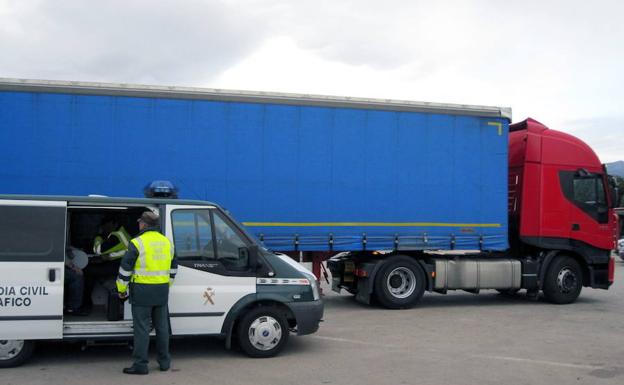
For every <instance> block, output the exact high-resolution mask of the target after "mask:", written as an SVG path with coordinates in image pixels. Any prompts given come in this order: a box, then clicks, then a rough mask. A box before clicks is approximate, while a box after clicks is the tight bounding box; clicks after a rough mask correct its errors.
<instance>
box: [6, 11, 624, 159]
mask: <svg viewBox="0 0 624 385" xmlns="http://www.w3.org/2000/svg"><path fill="white" fill-rule="evenodd" d="M623 13H624V3H622V2H621V1H617V0H596V1H592V2H587V1H581V0H553V1H548V2H544V1H538V0H523V1H486V0H473V1H469V2H468V1H459V0H445V1H399V0H386V1H383V2H382V1H378V0H375V1H371V0H342V1H335V0H297V1H281V0H221V1H217V0H214V1H200V0H178V1H171V0H169V1H158V2H154V1H147V0H137V1H120V0H111V1H106V2H92V1H90V2H86V1H81V0H56V1H39V2H37V1H34V2H31V1H17V0H0V52H2V60H0V76H7V77H27V78H44V79H69V80H95V81H115V82H130V83H155V84H174V85H190V86H208V87H221V88H234V89H237V88H238V89H252V90H265V91H286V92H298V93H317V94H333V95H348V96H365V97H375V98H392V99H409V100H420V101H433V102H450V103H461V104H483V105H498V106H510V107H512V108H513V111H514V120H515V121H518V120H522V119H524V118H526V117H528V116H531V117H533V118H536V119H538V120H540V121H541V122H543V123H544V124H546V125H548V126H549V127H551V128H554V129H559V130H563V131H567V132H570V133H572V134H577V135H579V136H581V139H584V140H586V141H588V143H590V145H592V146H594V147H595V148H596V151H597V152H598V154H599V155H600V156H601V157H602V158H604V159H606V160H615V159H618V158H619V159H622V158H624V154H623V155H622V156H618V155H617V153H618V152H620V153H621V152H624V140H622V139H620V137H621V133H622V130H623V128H622V126H621V124H620V123H621V122H622V121H624V112H623V111H622V108H621V104H622V103H621V101H622V100H624V95H623V93H624V91H623V90H624V74H623V73H622V70H621V63H623V62H624V48H622V47H623V46H622V42H623V41H624V24H622V23H621V20H620V19H621V17H620V15H621V14H623ZM581 122H582V123H581ZM588 127H592V128H588ZM606 137H608V138H610V139H609V140H604V138H606ZM619 149H620V150H619Z"/></svg>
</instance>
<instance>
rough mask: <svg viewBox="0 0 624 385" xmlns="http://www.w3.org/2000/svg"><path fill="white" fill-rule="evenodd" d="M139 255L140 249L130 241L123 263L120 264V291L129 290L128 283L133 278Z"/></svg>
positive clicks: (118, 281)
mask: <svg viewBox="0 0 624 385" xmlns="http://www.w3.org/2000/svg"><path fill="white" fill-rule="evenodd" d="M138 257H139V252H138V250H137V249H136V247H134V244H133V243H132V242H130V244H129V245H128V251H126V254H124V256H123V257H122V258H121V264H120V265H119V274H118V275H117V291H118V292H120V293H125V292H126V291H128V283H129V282H130V278H132V273H133V271H134V265H135V263H136V260H137V258H138Z"/></svg>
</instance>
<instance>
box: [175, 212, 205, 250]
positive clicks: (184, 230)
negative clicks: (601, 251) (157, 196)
mask: <svg viewBox="0 0 624 385" xmlns="http://www.w3.org/2000/svg"><path fill="white" fill-rule="evenodd" d="M171 225H172V227H173V242H174V245H175V247H174V250H175V253H176V257H177V258H178V259H180V260H205V259H214V258H215V253H214V246H215V245H214V242H213V240H212V224H211V220H210V210H208V209H199V210H175V211H173V212H172V213H171Z"/></svg>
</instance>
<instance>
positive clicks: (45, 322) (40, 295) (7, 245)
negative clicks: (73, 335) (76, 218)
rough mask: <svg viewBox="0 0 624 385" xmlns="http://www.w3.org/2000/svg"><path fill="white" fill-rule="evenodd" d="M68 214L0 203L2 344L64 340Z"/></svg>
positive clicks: (62, 206)
mask: <svg viewBox="0 0 624 385" xmlns="http://www.w3.org/2000/svg"><path fill="white" fill-rule="evenodd" d="M66 211H67V203H66V202H58V201H27V200H0V340H5V339H8V340H16V339H17V340H21V339H29V340H33V339H51V338H61V337H62V332H63V273H64V270H63V269H64V259H65V221H66Z"/></svg>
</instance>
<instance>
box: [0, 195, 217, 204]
mask: <svg viewBox="0 0 624 385" xmlns="http://www.w3.org/2000/svg"><path fill="white" fill-rule="evenodd" d="M0 200H36V201H68V202H73V203H78V202H80V203H92V204H120V203H122V204H123V203H128V204H144V205H162V204H175V205H197V206H218V205H217V204H215V203H212V202H208V201H200V200H190V199H170V198H123V197H107V196H71V195H10V194H0Z"/></svg>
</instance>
